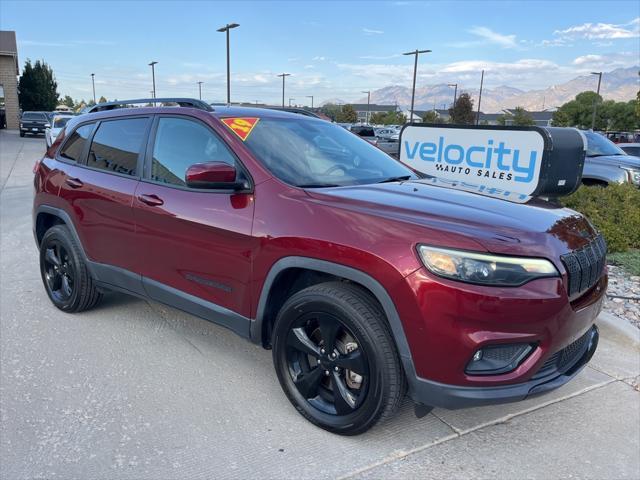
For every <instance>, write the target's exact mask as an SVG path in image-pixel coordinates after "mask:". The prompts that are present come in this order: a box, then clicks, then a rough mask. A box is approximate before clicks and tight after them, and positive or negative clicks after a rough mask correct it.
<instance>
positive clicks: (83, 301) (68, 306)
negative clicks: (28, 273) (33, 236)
mask: <svg viewBox="0 0 640 480" xmlns="http://www.w3.org/2000/svg"><path fill="white" fill-rule="evenodd" d="M83 258H84V257H83V255H82V251H81V250H80V247H79V246H78V245H77V243H76V241H75V239H74V238H73V236H72V235H71V232H69V229H68V228H67V227H66V226H65V225H55V226H53V227H51V228H50V229H49V230H47V232H46V233H45V234H44V237H43V238H42V242H41V243H40V274H41V276H42V282H43V283H44V288H45V290H46V291H47V295H49V299H50V300H51V302H53V304H54V305H55V306H56V307H58V308H59V309H60V310H62V311H63V312H68V313H77V312H82V311H84V310H89V309H90V308H93V307H94V306H95V305H96V304H97V303H98V302H99V301H100V299H101V298H102V293H100V291H98V289H97V288H96V286H95V283H94V281H93V278H92V277H91V274H90V273H89V270H88V269H87V265H86V264H85V262H84V259H83Z"/></svg>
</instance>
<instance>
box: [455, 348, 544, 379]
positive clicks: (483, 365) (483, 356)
mask: <svg viewBox="0 0 640 480" xmlns="http://www.w3.org/2000/svg"><path fill="white" fill-rule="evenodd" d="M532 350H533V345H530V344H528V343H512V344H507V345H489V346H486V347H483V348H481V349H480V350H477V351H476V352H475V353H474V354H473V358H472V359H471V361H470V362H469V364H468V365H467V368H466V369H465V373H466V374H467V375H499V374H501V373H507V372H511V371H513V370H515V369H516V368H518V365H520V364H521V363H522V361H523V360H524V359H525V358H526V357H527V355H529V353H531V351H532Z"/></svg>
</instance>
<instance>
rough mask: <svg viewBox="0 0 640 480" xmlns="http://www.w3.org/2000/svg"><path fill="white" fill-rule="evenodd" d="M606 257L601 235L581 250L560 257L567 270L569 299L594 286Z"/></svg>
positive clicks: (604, 244) (605, 246)
mask: <svg viewBox="0 0 640 480" xmlns="http://www.w3.org/2000/svg"><path fill="white" fill-rule="evenodd" d="M606 256H607V243H606V242H605V240H604V237H603V236H602V235H598V236H597V237H596V238H594V239H593V240H592V241H591V242H590V243H588V244H587V245H585V246H584V247H582V248H581V249H579V250H574V251H573V252H571V253H566V254H564V255H561V256H560V258H561V259H562V263H564V265H565V267H566V268H567V278H568V281H569V285H568V288H567V291H568V294H569V296H570V297H571V296H573V295H575V294H577V293H582V292H584V291H586V290H588V289H590V288H591V287H593V286H594V285H595V284H596V282H597V281H598V279H599V278H600V276H601V275H602V271H603V270H604V265H605V261H606Z"/></svg>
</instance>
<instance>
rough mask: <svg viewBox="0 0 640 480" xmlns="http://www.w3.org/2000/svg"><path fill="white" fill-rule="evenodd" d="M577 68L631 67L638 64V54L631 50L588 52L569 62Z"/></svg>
mask: <svg viewBox="0 0 640 480" xmlns="http://www.w3.org/2000/svg"><path fill="white" fill-rule="evenodd" d="M571 63H572V64H573V65H575V66H576V67H577V68H579V69H584V70H594V69H602V70H611V69H614V68H620V67H632V66H634V65H637V64H638V54H637V53H635V54H634V53H633V52H616V53H606V54H603V55H599V54H588V55H582V56H580V57H577V58H576V59H574V60H573V62H571Z"/></svg>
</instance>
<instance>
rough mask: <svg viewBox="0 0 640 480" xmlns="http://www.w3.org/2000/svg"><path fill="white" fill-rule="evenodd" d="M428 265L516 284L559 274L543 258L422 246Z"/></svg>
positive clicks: (453, 275) (465, 278)
mask: <svg viewBox="0 0 640 480" xmlns="http://www.w3.org/2000/svg"><path fill="white" fill-rule="evenodd" d="M418 252H419V253H420V257H421V258H422V261H423V262H424V265H425V266H426V267H427V268H428V269H429V270H430V271H431V272H432V273H434V274H436V275H439V276H441V277H445V278H450V279H452V280H459V281H461V282H468V283H478V284H482V285H495V286H506V287H514V286H519V285H522V284H524V283H527V282H528V281H530V280H533V279H535V278H544V277H557V276H559V273H558V270H556V267H554V265H553V264H552V263H551V262H550V261H549V260H545V259H543V258H526V257H507V256H502V255H492V254H490V253H475V252H466V251H464V250H450V249H447V248H438V247H429V246H427V245H420V246H418Z"/></svg>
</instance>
